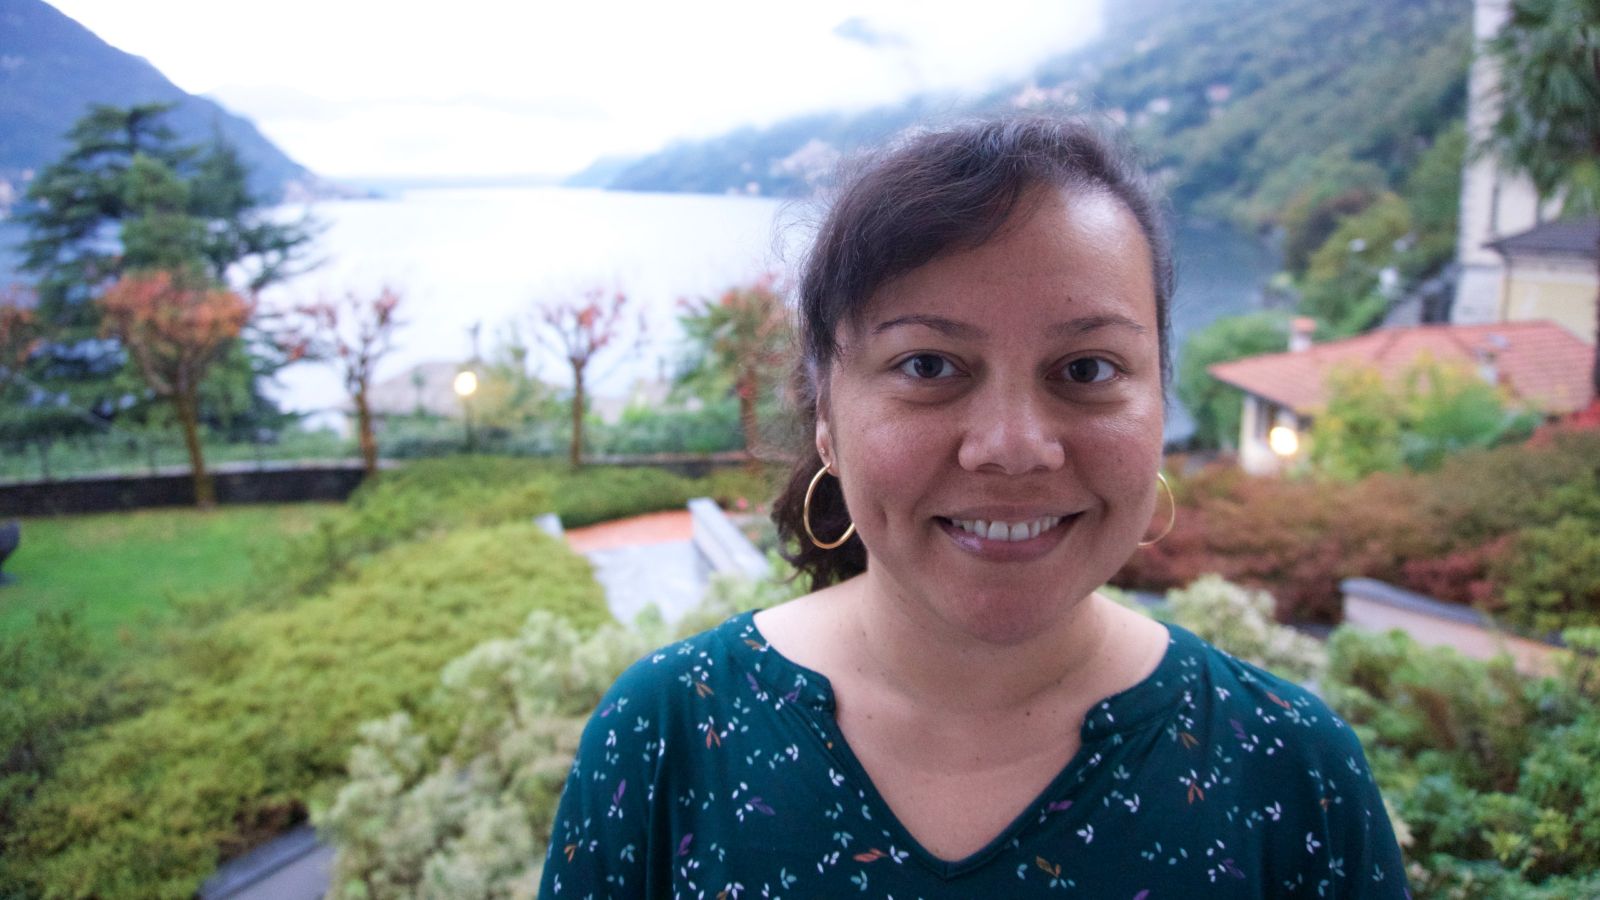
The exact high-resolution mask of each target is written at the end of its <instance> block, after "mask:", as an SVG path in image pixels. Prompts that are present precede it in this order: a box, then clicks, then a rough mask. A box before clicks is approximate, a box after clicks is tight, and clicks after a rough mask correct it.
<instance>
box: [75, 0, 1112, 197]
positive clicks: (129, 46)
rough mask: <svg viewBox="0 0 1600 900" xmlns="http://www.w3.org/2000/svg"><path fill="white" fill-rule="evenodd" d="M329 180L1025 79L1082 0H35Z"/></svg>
mask: <svg viewBox="0 0 1600 900" xmlns="http://www.w3.org/2000/svg"><path fill="white" fill-rule="evenodd" d="M50 2H52V3H53V5H54V6H56V8H58V9H60V10H61V11H62V12H64V13H66V14H67V15H69V16H71V17H72V18H74V19H76V20H78V21H79V22H80V23H82V24H83V25H85V26H87V27H88V28H89V29H90V30H91V31H94V32H95V33H96V34H98V35H99V36H100V37H101V38H103V39H105V40H106V41H108V42H109V43H111V44H112V45H114V46H116V47H118V48H120V49H122V50H125V51H128V52H129V53H133V54H136V55H138V56H143V57H145V58H146V59H148V60H149V61H150V62H151V63H153V64H154V65H155V66H156V68H158V69H160V70H161V71H162V72H163V73H164V74H165V75H166V76H167V77H168V78H170V79H172V80H173V81H174V82H176V83H177V84H178V86H179V87H182V88H183V89H185V90H187V91H189V92H191V93H198V94H208V95H210V96H212V97H214V98H216V99H218V100H220V101H221V102H222V103H223V104H224V105H226V106H227V107H229V108H230V109H232V110H234V111H235V112H239V113H242V114H244V115H246V116H249V117H250V118H252V119H254V120H255V122H256V124H257V125H258V126H260V128H261V130H262V131H263V132H265V133H266V135H267V136H268V137H269V138H271V139H272V140H273V141H275V142H276V143H277V144H278V145H279V146H280V147H282V148H283V149H284V150H285V151H287V152H288V153H289V155H291V156H293V157H294V158H295V159H297V160H298V161H299V162H301V163H303V164H305V165H307V166H309V167H311V168H312V169H313V170H314V171H316V172H318V173H320V174H323V175H328V176H334V177H340V176H344V177H350V176H363V175H366V176H406V175H508V174H565V173H569V172H572V171H576V170H578V169H581V168H582V167H584V166H585V165H587V164H588V163H589V162H591V161H592V160H593V159H595V158H596V157H597V156H600V155H602V154H635V153H644V152H649V151H651V150H654V149H656V148H658V147H660V146H661V145H662V144H664V143H665V142H667V141H669V140H671V139H673V138H677V137H694V136H705V135H712V134H716V133H719V132H722V131H725V130H727V129H730V128H733V127H736V126H738V125H741V124H746V123H750V124H757V125H759V124H765V123H770V122H773V121H776V120H778V119H781V118H783V117H785V116H789V115H793V114H795V113H800V112H807V111H814V110H820V109H829V108H838V107H862V106H867V105H871V104H874V103H880V102H884V101H887V100H892V99H896V98H899V97H904V96H907V95H909V94H912V93H915V92H917V91H922V90H929V89H940V90H948V89H955V90H973V91H976V90H980V89H982V88H983V87H984V86H986V85H988V84H990V83H992V82H993V81H995V80H996V79H999V78H1004V77H1015V76H1020V75H1024V74H1025V73H1026V72H1027V71H1028V69H1029V68H1030V67H1031V66H1033V65H1034V64H1036V63H1038V62H1039V61H1041V60H1043V59H1045V58H1046V57H1048V56H1050V55H1052V54H1054V53H1058V52H1061V51H1063V50H1066V49H1070V48H1071V47H1072V46H1075V45H1076V44H1078V43H1081V42H1082V41H1083V40H1085V39H1087V38H1088V37H1091V36H1092V35H1093V33H1094V32H1095V31H1097V30H1098V28H1099V0H982V2H973V0H878V2H856V3H849V2H843V0H789V2H783V3H774V2H768V0H677V2H661V0H653V2H651V0H613V2H609V3H605V2H600V3H584V2H573V0H566V2H559V3H554V2H530V0H523V2H507V0H451V2H443V3H438V2H435V3H426V4H420V3H419V4H411V3H404V2H394V0H382V2H380V0H275V2H272V3H265V2H259V0H255V2H245V0H50Z"/></svg>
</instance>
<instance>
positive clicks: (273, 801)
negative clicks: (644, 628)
mask: <svg viewBox="0 0 1600 900" xmlns="http://www.w3.org/2000/svg"><path fill="white" fill-rule="evenodd" d="M533 609H544V610H549V611H551V612H554V613H557V614H559V615H561V616H562V617H563V618H565V619H566V620H568V621H571V622H573V623H575V624H577V625H578V626H579V627H586V628H592V627H594V626H596V625H598V624H599V623H600V622H602V621H604V620H605V619H606V618H608V613H607V612H606V608H605V603H604V598H603V596H602V592H601V590H600V588H599V586H598V585H597V584H596V583H595V582H594V580H593V577H592V576H591V574H590V572H589V568H588V564H587V562H585V561H584V560H583V559H582V558H581V557H578V556H576V555H575V554H573V553H572V552H571V551H569V550H567V549H566V548H565V546H563V545H562V544H561V543H559V542H557V541H554V540H552V539H550V538H549V537H548V536H546V535H545V534H544V533H543V532H541V531H540V530H539V529H537V528H536V527H534V526H532V525H531V524H506V525H499V526H494V527H488V528H472V529H465V530H461V531H458V532H456V533H452V534H449V535H445V536H442V537H440V538H439V539H438V540H436V541H429V542H427V543H419V544H406V545H401V546H397V547H394V548H393V549H391V550H389V551H387V552H384V553H380V554H378V555H376V556H373V557H372V558H370V559H367V560H364V561H362V562H360V563H357V564H356V565H355V566H354V569H353V571H352V572H351V574H350V577H349V578H348V579H347V580H346V581H344V582H342V583H340V584H338V585H336V586H334V587H333V588H331V589H330V590H328V591H327V592H326V593H325V594H322V595H320V596H316V597H312V598H309V599H305V600H302V601H301V602H299V603H297V604H295V605H293V606H292V607H289V608H284V609H271V610H263V611H248V612H243V613H240V614H238V615H235V616H233V617H232V618H230V619H228V620H226V621H224V622H223V623H221V624H220V625H218V626H217V627H215V628H214V629H211V630H208V631H207V632H204V633H202V634H200V635H198V636H196V637H194V638H192V639H191V640H189V641H187V642H184V643H183V644H182V645H181V652H180V653H179V654H178V655H177V656H176V657H175V658H173V659H172V660H170V661H169V662H168V663H167V666H168V668H169V671H168V673H167V674H168V675H169V677H170V679H171V682H172V685H173V692H172V695H171V697H170V699H168V700H166V701H165V702H161V703H158V704H157V705H154V706H152V707H151V708H149V709H147V710H145V711H144V712H143V713H141V714H139V715H137V716H134V717H132V718H129V719H125V720H122V721H119V722H115V723H113V724H111V725H108V726H106V727H104V728H102V729H100V730H98V731H96V732H93V733H91V734H90V735H88V736H86V738H85V739H83V740H82V741H81V742H80V743H78V744H77V745H76V746H74V747H72V748H71V749H70V750H68V752H67V753H66V754H65V755H64V757H63V758H62V760H61V763H60V765H59V766H58V768H57V769H56V771H55V772H54V773H53V776H52V777H51V778H49V779H48V780H47V781H46V782H45V783H44V784H43V785H42V786H41V787H40V788H39V790H38V792H37V793H36V794H35V795H34V797H33V801H32V803H30V804H29V805H28V806H27V807H26V808H25V809H24V810H23V811H22V814H21V816H20V817H19V821H18V827H17V829H16V832H15V833H14V834H13V835H10V836H9V837H8V839H7V844H6V847H5V850H6V853H5V856H6V866H7V867H8V869H10V870H11V871H10V874H11V875H12V876H13V877H14V878H15V879H16V881H15V884H17V885H18V886H20V887H21V888H22V889H23V890H24V891H25V892H26V893H27V894H29V895H41V896H45V897H78V896H100V897H147V896H182V895H187V894H189V893H191V892H192V891H193V890H194V889H195V888H196V887H197V886H198V885H199V884H200V882H201V880H202V879H204V878H205V877H206V876H207V875H208V874H210V872H211V871H212V870H213V868H214V867H215V865H216V863H217V861H218V858H219V856H224V855H227V854H229V853H232V852H238V851H242V850H244V849H246V848H248V847H249V846H250V845H251V844H253V843H255V842H256V841H258V840H259V839H261V838H264V837H267V836H270V835H271V834H273V833H276V832H277V831H279V830H281V829H282V828H283V827H284V826H285V825H287V824H289V823H291V822H293V821H295V820H298V819H301V818H303V817H304V816H305V811H306V809H307V806H308V804H310V803H312V802H314V801H315V800H316V798H317V797H318V796H323V795H328V794H329V793H330V788H329V785H330V783H331V781H332V780H333V779H336V778H337V777H338V776H340V774H341V773H342V772H343V764H344V761H345V757H346V754H347V753H348V752H349V749H350V747H351V746H352V745H353V744H354V743H355V741H356V738H357V728H358V726H359V725H360V723H362V722H363V721H366V720H368V719H371V718H374V717H377V716H384V715H388V714H390V713H392V712H393V711H395V710H403V709H408V708H413V707H415V706H416V705H417V704H418V703H419V702H421V701H422V700H423V699H424V698H425V697H426V696H427V695H428V694H429V693H431V691H432V690H433V689H434V686H435V684H436V683H437V678H438V673H439V671H440V669H441V668H442V667H443V666H444V665H445V663H447V662H449V661H450V660H451V659H454V658H455V657H457V656H459V655H461V654H462V653H465V652H466V651H467V650H468V649H470V648H472V647H473V646H475V645H477V644H478V643H479V642H481V641H483V640H485V639H488V638H491V637H495V636H499V635H505V634H510V633H513V632H514V631H515V630H516V628H517V626H518V625H519V623H521V622H522V621H523V619H525V618H526V617H527V615H528V613H529V611H530V610H533ZM4 883H5V882H4V881H0V884H4Z"/></svg>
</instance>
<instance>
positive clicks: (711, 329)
mask: <svg viewBox="0 0 1600 900" xmlns="http://www.w3.org/2000/svg"><path fill="white" fill-rule="evenodd" d="M683 308H684V312H683V314H682V315H681V316H680V317H679V319H678V321H679V323H680V324H681V325H682V326H683V331H684V334H685V335H686V336H687V337H688V339H689V342H690V346H691V348H692V349H691V350H690V355H689V358H688V359H687V360H685V362H684V366H683V371H682V372H681V373H680V375H679V381H680V383H682V384H685V385H691V386H693V387H694V388H695V389H696V390H697V391H698V393H699V394H700V395H701V396H702V397H704V398H705V399H707V400H716V399H719V398H720V397H721V396H725V395H726V394H727V393H728V392H730V391H731V392H732V393H733V395H734V396H736V397H737V398H738V399H739V423H740V427H741V429H742V430H743V432H744V448H745V452H746V453H747V454H750V455H751V458H752V459H753V458H754V451H755V449H756V447H757V445H758V444H759V443H760V441H761V432H760V427H759V419H758V417H757V408H758V404H760V403H761V401H762V400H763V399H765V398H767V397H768V396H769V395H771V394H772V392H773V391H774V388H775V387H776V386H777V384H779V383H781V382H782V380H783V377H784V373H785V372H787V370H788V368H789V364H790V361H791V359H792V357H793V348H792V340H793V339H792V336H791V334H790V328H789V310H788V308H787V307H786V306H785V305H784V302H783V297H782V295H781V294H780V293H779V291H778V288H777V283H776V279H775V278H774V277H773V276H771V275H768V276H764V277H762V278H760V279H758V280H756V281H755V282H754V283H753V284H749V285H743V286H736V287H731V288H728V289H727V290H726V291H723V292H722V295H721V296H719V297H718V298H717V299H716V300H715V301H713V300H708V299H702V300H699V301H684V302H683Z"/></svg>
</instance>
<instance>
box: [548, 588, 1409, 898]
mask: <svg viewBox="0 0 1600 900" xmlns="http://www.w3.org/2000/svg"><path fill="white" fill-rule="evenodd" d="M1168 629H1169V632H1170V634H1171V639H1170V644H1169V645H1168V648H1167V652H1166V655H1165V657H1164V658H1163V659H1162V661H1161V663H1160V665H1159V666H1158V667H1157V668H1156V670H1155V672H1153V673H1152V674H1151V675H1150V676H1149V677H1148V678H1146V679H1145V680H1144V681H1142V682H1140V683H1139V684H1137V685H1135V686H1134V687H1132V688H1130V689H1129V690H1127V691H1124V692H1122V693H1120V694H1117V695H1115V696H1113V697H1111V698H1109V699H1107V700H1105V701H1103V702H1102V703H1100V704H1099V705H1098V706H1097V707H1096V708H1095V709H1094V710H1093V711H1092V712H1091V713H1090V715H1089V716H1088V717H1087V719H1086V721H1085V722H1084V724H1083V731H1082V735H1083V743H1082V748H1081V749H1080V750H1079V751H1078V753H1077V754H1076V756H1074V758H1073V759H1072V760H1071V761H1070V762H1069V763H1068V764H1067V767H1066V768H1065V769H1063V770H1062V772H1061V773H1060V775H1058V776H1057V777H1056V778H1055V780H1054V781H1053V782H1052V783H1051V784H1050V786H1049V787H1048V788H1046V789H1045V791H1044V793H1043V794H1041V795H1040V796H1039V798H1038V800H1037V801H1035V803H1034V804H1033V805H1032V807H1031V808H1029V809H1028V810H1026V811H1025V812H1024V813H1023V814H1021V815H1020V816H1018V817H1017V819H1016V821H1014V822H1012V823H1011V825H1010V826H1009V827H1008V828H1006V830H1005V831H1004V832H1003V833H1001V834H1000V835H999V836H997V837H996V838H995V839H994V840H993V841H991V842H990V843H989V845H988V846H986V847H984V848H983V849H981V850H979V851H978V852H976V853H974V854H972V855H971V856H969V857H967V858H966V859H962V860H957V861H947V860H943V859H939V858H937V857H935V856H933V855H932V854H930V853H929V852H928V851H926V850H924V849H923V848H922V847H921V846H919V845H918V844H917V841H916V839H915V838H913V837H912V836H911V835H910V833H908V832H907V831H906V829H905V828H904V827H903V826H901V824H900V823H899V822H898V821H896V819H895V817H894V814H893V813H892V812H891V811H890V810H889V807H888V806H887V805H886V804H885V803H884V801H883V799H882V798H881V797H880V796H879V795H878V793H877V791H876V790H875V789H874V788H873V785H872V782H871V780H870V779H869V778H868V777H867V774H866V772H865V771H864V770H863V769H862V768H861V765H860V764H859V763H858V762H857V761H856V758H855V756H854V755H853V754H852V753H851V752H850V747H849V745H848V744H846V742H845V740H844V736H843V735H842V734H841V733H840V731H839V727H838V725H837V723H836V722H835V721H834V717H833V710H834V698H833V691H832V689H831V688H830V687H829V684H828V680H827V679H826V678H825V677H823V676H822V675H820V674H818V673H816V672H813V671H810V670H808V669H805V668H802V667H801V666H798V665H796V664H795V663H793V662H791V661H789V660H788V659H785V658H784V657H783V656H781V655H780V654H778V653H777V652H776V651H774V650H772V649H771V648H770V647H769V646H768V645H767V642H766V640H765V639H764V638H763V637H762V636H761V633H760V632H759V631H758V630H757V629H756V627H755V624H754V622H753V621H752V614H750V613H745V614H742V615H739V616H735V617H734V618H732V619H729V620H728V621H727V622H725V623H724V624H722V625H721V626H719V627H717V628H715V629H713V630H711V631H708V632H705V633H703V634H700V635H697V636H695V637H692V638H689V639H688V640H685V641H682V642H681V643H678V644H675V645H672V646H669V647H665V648H663V649H661V650H659V651H657V652H655V653H654V654H652V655H650V656H649V657H646V658H645V659H643V660H640V661H639V662H638V663H637V664H635V665H634V666H633V667H632V668H630V669H629V670H628V671H627V672H626V673H624V674H623V676H622V677H621V678H620V679H618V681H617V683H616V685H615V686H613V687H612V689H611V690H610V691H609V692H608V693H607V695H606V697H605V698H604V699H603V700H602V701H601V705H600V708H599V710H598V711H597V712H596V713H595V715H594V717H593V718H592V719H591V720H590V722H589V724H588V727H587V728H586V729H585V731H584V736H583V741H582V745H581V747H580V749H579V751H578V755H577V758H576V759H575V760H574V762H573V766H572V772H571V775H570V776H569V777H568V780H567V784H566V790H565V792H564V793H563V795H562V798H561V805H560V808H559V810H558V811H557V813H556V819H555V828H554V833H553V835H552V837H551V842H550V851H549V854H548V856H547V858H546V861H545V867H544V876H543V884H542V886H541V890H540V896H541V897H543V898H569V897H570V898H580V900H581V898H593V900H600V898H624V897H651V898H656V897H673V898H717V900H734V898H741V897H743V898H757V897H760V898H779V897H795V898H801V897H804V898H812V897H850V896H869V897H890V898H901V900H914V898H924V900H932V898H944V897H1046V896H1048V897H1056V896H1065V897H1072V896H1076V897H1084V898H1131V900H1162V898H1169V897H1173V898H1184V900H1192V898H1195V897H1207V898H1212V897H1223V898H1233V897H1406V896H1409V894H1408V892H1407V890H1406V883H1405V872H1404V869H1403V866H1402V863H1401V859H1400V851H1399V848H1398V847H1397V846H1396V844H1395V838H1394V834H1393V832H1392V831H1391V829H1390V826H1389V820H1388V817H1387V816H1386V815H1385V813H1384V809H1383V802H1382V801H1381V800H1380V799H1379V797H1378V790H1377V787H1376V785H1375V784H1374V783H1373V780H1372V775H1371V773H1370V772H1369V771H1368V768H1367V762H1366V759H1365V757H1364V756H1363V755H1362V752H1361V747H1360V744H1359V743H1358V742H1357V740H1356V738H1355V735H1354V734H1352V733H1351V731H1350V729H1349V727H1348V726H1346V725H1345V724H1344V723H1343V722H1342V721H1340V720H1339V719H1338V718H1337V717H1336V716H1334V714H1333V713H1332V712H1330V711H1329V710H1328V708H1327V707H1326V706H1325V705H1324V704H1323V703H1322V702H1321V701H1320V700H1318V699H1317V698H1316V697H1315V696H1313V695H1312V694H1310V693H1309V692H1307V691H1306V690H1304V689H1302V688H1300V687H1298V686H1296V685H1294V684H1292V683H1290V682H1286V681H1284V680H1282V679H1280V678H1277V677H1275V676H1273V675H1271V674H1268V673H1267V672H1264V671H1262V670H1261V669H1258V668H1256V667H1254V666H1251V665H1249V664H1247V663H1244V662H1241V661H1239V660H1237V659H1234V658H1233V657H1231V656H1228V655H1227V654H1225V653H1222V652H1221V651H1219V650H1217V649H1216V648H1214V647H1212V646H1210V645H1209V644H1207V643H1205V642H1204V641H1202V640H1200V639H1199V638H1198V637H1196V636H1194V635H1193V634H1191V633H1189V632H1187V631H1185V630H1183V629H1181V628H1178V627H1175V626H1170V625H1169V626H1168Z"/></svg>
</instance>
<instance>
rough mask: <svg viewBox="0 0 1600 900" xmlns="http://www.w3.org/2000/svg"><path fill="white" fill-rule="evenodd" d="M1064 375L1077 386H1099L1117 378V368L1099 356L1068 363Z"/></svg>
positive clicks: (1086, 357)
mask: <svg viewBox="0 0 1600 900" xmlns="http://www.w3.org/2000/svg"><path fill="white" fill-rule="evenodd" d="M1062 371H1063V373H1064V374H1065V375H1066V376H1067V380H1068V381H1071V382H1073V383H1075V384H1099V383H1100V382H1103V381H1110V380H1111V379H1113V378H1115V377H1117V367H1116V366H1114V365H1112V364H1111V361H1110V360H1108V359H1104V358H1102V357H1099V356H1085V357H1082V358H1080V359H1075V360H1073V361H1072V362H1069V363H1067V365H1066V368H1064V369H1063V370H1062Z"/></svg>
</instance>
